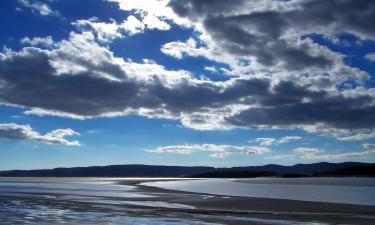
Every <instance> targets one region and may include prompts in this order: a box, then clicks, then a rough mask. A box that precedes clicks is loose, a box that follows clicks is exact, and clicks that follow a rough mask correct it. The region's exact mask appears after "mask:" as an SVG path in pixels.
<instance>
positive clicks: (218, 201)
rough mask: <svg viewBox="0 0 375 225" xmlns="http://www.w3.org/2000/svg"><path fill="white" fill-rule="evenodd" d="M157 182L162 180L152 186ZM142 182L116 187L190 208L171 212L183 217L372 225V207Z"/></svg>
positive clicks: (373, 213) (373, 217) (374, 215)
mask: <svg viewBox="0 0 375 225" xmlns="http://www.w3.org/2000/svg"><path fill="white" fill-rule="evenodd" d="M154 181H155V180H154ZM160 181H162V180H159V181H155V182H160ZM146 182H150V181H136V182H129V183H126V184H125V183H121V182H120V184H123V185H129V186H133V187H135V190H134V191H136V192H141V193H145V194H149V195H154V196H157V197H158V198H159V200H161V201H166V202H169V203H174V204H182V205H189V206H192V207H194V209H173V210H176V211H183V212H185V213H186V212H188V213H198V214H221V215H227V216H230V215H244V216H255V217H257V218H267V219H271V218H272V219H276V218H277V219H285V220H292V221H303V222H308V221H319V222H324V223H333V224H336V223H337V222H340V221H342V222H345V223H347V224H364V225H367V224H374V223H375V206H369V205H354V204H341V203H328V202H313V201H299V200H288V199H273V198H257V197H239V196H227V195H215V194H205V193H197V192H187V191H177V190H171V189H164V188H158V187H153V186H147V185H145V184H144V183H146Z"/></svg>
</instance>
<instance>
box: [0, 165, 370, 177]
mask: <svg viewBox="0 0 375 225" xmlns="http://www.w3.org/2000/svg"><path fill="white" fill-rule="evenodd" d="M356 167H359V169H349V168H356ZM369 170H370V171H374V164H368V163H358V162H344V163H327V162H320V163H312V164H296V165H293V166H282V165H276V164H269V165H264V166H245V167H231V168H214V167H204V166H192V167H187V166H157V165H138V164H134V165H111V166H91V167H72V168H55V169H40V170H9V171H0V176H2V177H10V176H15V177H26V176H31V177H32V176H35V177H192V176H199V177H202V176H203V175H204V174H206V176H207V177H215V176H216V177H254V176H259V175H261V176H263V175H264V176H269V175H270V174H272V175H275V176H284V175H286V177H290V174H292V175H294V176H295V175H296V174H298V175H299V176H304V175H308V176H311V175H313V174H315V175H319V176H326V175H328V174H329V173H331V175H334V174H336V175H338V176H339V175H341V174H348V175H350V174H352V175H361V174H364V175H365V176H366V174H369V175H371V174H373V172H370V171H369ZM332 171H334V172H332ZM340 171H341V172H340ZM342 171H344V172H342ZM348 171H352V172H348ZM263 172H265V173H266V174H263V175H262V173H263ZM202 174H203V175H202Z"/></svg>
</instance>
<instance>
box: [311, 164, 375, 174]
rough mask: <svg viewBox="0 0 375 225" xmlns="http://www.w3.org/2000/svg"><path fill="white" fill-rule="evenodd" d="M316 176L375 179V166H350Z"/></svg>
mask: <svg viewBox="0 0 375 225" xmlns="http://www.w3.org/2000/svg"><path fill="white" fill-rule="evenodd" d="M314 176H340V177H342V176H366V177H375V164H369V165H361V166H349V167H345V168H340V169H335V170H331V171H326V172H321V173H315V174H314Z"/></svg>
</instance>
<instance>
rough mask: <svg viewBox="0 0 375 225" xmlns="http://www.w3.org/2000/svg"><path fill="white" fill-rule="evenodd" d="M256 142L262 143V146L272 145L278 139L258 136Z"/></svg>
mask: <svg viewBox="0 0 375 225" xmlns="http://www.w3.org/2000/svg"><path fill="white" fill-rule="evenodd" d="M255 141H256V142H260V145H262V146H270V145H273V144H274V143H275V141H276V139H275V138H256V139H255Z"/></svg>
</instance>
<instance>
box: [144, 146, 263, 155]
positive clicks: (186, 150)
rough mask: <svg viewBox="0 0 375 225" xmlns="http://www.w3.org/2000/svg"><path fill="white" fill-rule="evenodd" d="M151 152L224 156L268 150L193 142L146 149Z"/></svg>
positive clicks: (260, 152) (259, 153)
mask: <svg viewBox="0 0 375 225" xmlns="http://www.w3.org/2000/svg"><path fill="white" fill-rule="evenodd" d="M146 151H148V152H152V153H177V154H191V153H194V152H214V153H212V154H210V157H215V158H224V157H226V156H228V155H229V154H231V153H243V154H248V155H252V154H255V155H261V154H264V153H266V152H269V151H270V150H269V149H268V148H266V147H260V146H233V145H215V144H201V145H198V144H195V145H172V146H164V147H158V148H155V149H149V150H146Z"/></svg>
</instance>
